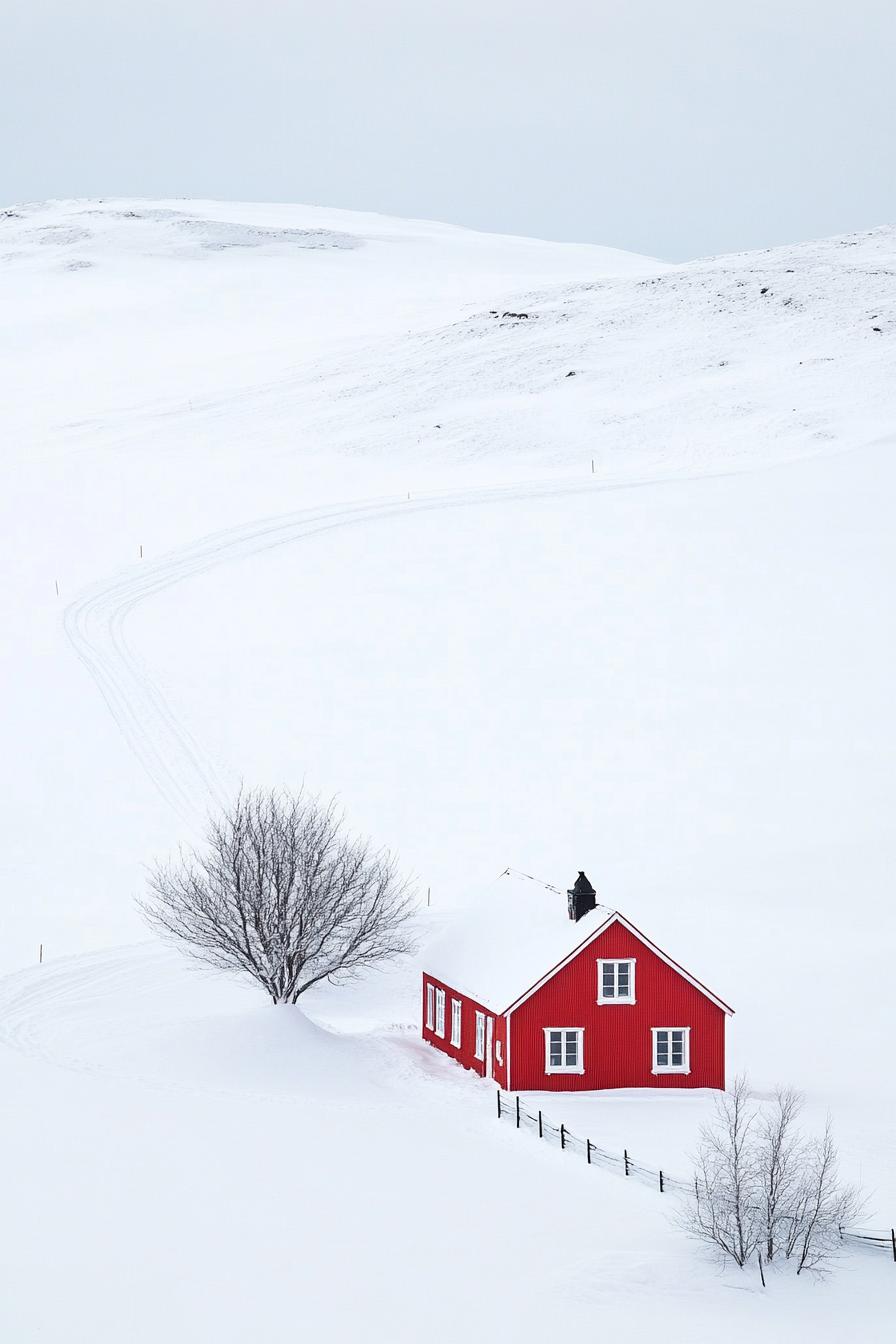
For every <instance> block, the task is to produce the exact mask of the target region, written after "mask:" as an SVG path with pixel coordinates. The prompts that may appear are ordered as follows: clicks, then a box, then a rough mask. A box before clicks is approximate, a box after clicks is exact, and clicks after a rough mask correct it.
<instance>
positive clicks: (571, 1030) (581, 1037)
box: [544, 1027, 585, 1073]
mask: <svg viewBox="0 0 896 1344" xmlns="http://www.w3.org/2000/svg"><path fill="white" fill-rule="evenodd" d="M552 1031H561V1032H562V1033H563V1048H562V1051H561V1053H562V1055H563V1058H564V1060H565V1059H566V1037H567V1036H571V1035H574V1036H575V1037H576V1038H577V1039H576V1059H577V1061H578V1063H576V1064H566V1063H563V1064H552V1063H551V1032H552ZM544 1071H545V1073H584V1072H585V1028H584V1027H545V1029H544Z"/></svg>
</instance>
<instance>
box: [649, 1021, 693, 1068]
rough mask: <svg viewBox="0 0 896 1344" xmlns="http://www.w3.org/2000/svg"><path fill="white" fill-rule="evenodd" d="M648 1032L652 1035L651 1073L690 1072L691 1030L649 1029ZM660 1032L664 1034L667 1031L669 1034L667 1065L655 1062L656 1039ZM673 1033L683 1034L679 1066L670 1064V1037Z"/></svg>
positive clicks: (673, 1028)
mask: <svg viewBox="0 0 896 1344" xmlns="http://www.w3.org/2000/svg"><path fill="white" fill-rule="evenodd" d="M650 1031H651V1034H652V1037H653V1068H652V1072H653V1073H690V1071H691V1029H690V1027H651V1028H650ZM661 1031H662V1032H666V1031H667V1032H669V1033H670V1036H669V1049H668V1055H669V1063H668V1064H658V1063H657V1062H656V1061H657V1038H658V1037H659V1034H660V1032H661ZM673 1031H680V1032H683V1033H684V1034H683V1037H682V1051H681V1059H682V1062H681V1063H680V1064H673V1063H672V1036H671V1033H672V1032H673Z"/></svg>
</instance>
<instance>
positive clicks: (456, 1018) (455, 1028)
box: [451, 999, 463, 1048]
mask: <svg viewBox="0 0 896 1344" xmlns="http://www.w3.org/2000/svg"><path fill="white" fill-rule="evenodd" d="M462 1011H463V1008H462V1005H461V1001H460V999H452V1000H451V1044H452V1045H453V1046H454V1047H455V1048H457V1047H459V1045H460V1027H461V1012H462Z"/></svg>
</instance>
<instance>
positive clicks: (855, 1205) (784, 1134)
mask: <svg viewBox="0 0 896 1344" xmlns="http://www.w3.org/2000/svg"><path fill="white" fill-rule="evenodd" d="M802 1104H803V1103H802V1097H801V1096H800V1094H799V1093H798V1092H795V1091H794V1090H793V1088H781V1087H779V1088H776V1090H775V1095H774V1101H773V1103H772V1106H771V1109H770V1110H769V1111H767V1112H764V1113H762V1112H760V1111H759V1109H758V1107H754V1106H751V1104H750V1101H749V1087H748V1084H747V1080H746V1078H743V1077H739V1078H737V1079H736V1080H735V1082H734V1085H733V1087H732V1088H731V1091H730V1092H727V1093H725V1094H724V1095H723V1096H722V1097H720V1098H719V1099H718V1101H717V1104H716V1117H715V1121H714V1122H713V1123H712V1124H710V1125H707V1126H706V1127H704V1129H703V1130H702V1131H701V1137H700V1145H699V1148H698V1152H697V1171H696V1177H695V1191H694V1198H693V1199H691V1200H689V1202H688V1204H687V1205H686V1207H685V1209H684V1211H683V1215H682V1216H683V1221H684V1225H685V1227H686V1228H687V1230H688V1231H689V1232H690V1233H691V1234H692V1235H693V1236H695V1237H697V1238H698V1239H699V1240H701V1241H704V1242H707V1243H709V1244H710V1245H712V1246H713V1247H715V1248H716V1249H717V1250H719V1251H720V1252H722V1254H723V1255H725V1256H728V1257H730V1258H731V1259H732V1260H734V1262H735V1264H738V1265H740V1266H741V1267H743V1266H744V1265H745V1264H746V1262H747V1261H748V1260H749V1259H750V1257H751V1255H753V1254H755V1253H756V1252H757V1251H758V1252H761V1251H764V1253H765V1258H766V1260H767V1261H768V1262H773V1261H774V1260H776V1259H779V1260H780V1259H784V1260H788V1261H791V1262H795V1263H796V1272H797V1274H801V1273H802V1271H803V1270H804V1269H809V1270H814V1271H816V1272H823V1271H824V1269H825V1268H826V1267H827V1265H828V1263H829V1261H830V1260H831V1259H832V1258H833V1257H834V1256H835V1255H836V1254H837V1253H838V1252H839V1250H840V1248H841V1245H842V1229H843V1227H844V1226H848V1225H849V1224H850V1223H852V1222H854V1221H856V1219H858V1218H859V1217H860V1216H861V1213H862V1210H863V1202H862V1199H861V1195H860V1193H859V1191H858V1190H857V1189H856V1188H855V1187H853V1186H849V1185H844V1184H843V1182H842V1181H841V1180H840V1177H839V1174H838V1164H837V1151H836V1148H835V1146H834V1140H833V1135H832V1132H831V1124H830V1120H828V1123H827V1125H826V1127H825V1131H824V1135H823V1137H822V1138H821V1139H819V1140H816V1141H813V1140H810V1139H807V1138H806V1137H805V1135H804V1134H803V1133H802V1131H801V1130H800V1128H799V1118H800V1113H801V1110H802Z"/></svg>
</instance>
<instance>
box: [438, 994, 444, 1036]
mask: <svg viewBox="0 0 896 1344" xmlns="http://www.w3.org/2000/svg"><path fill="white" fill-rule="evenodd" d="M436 1035H437V1036H444V1035H445V991H444V989H437V990H436Z"/></svg>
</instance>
